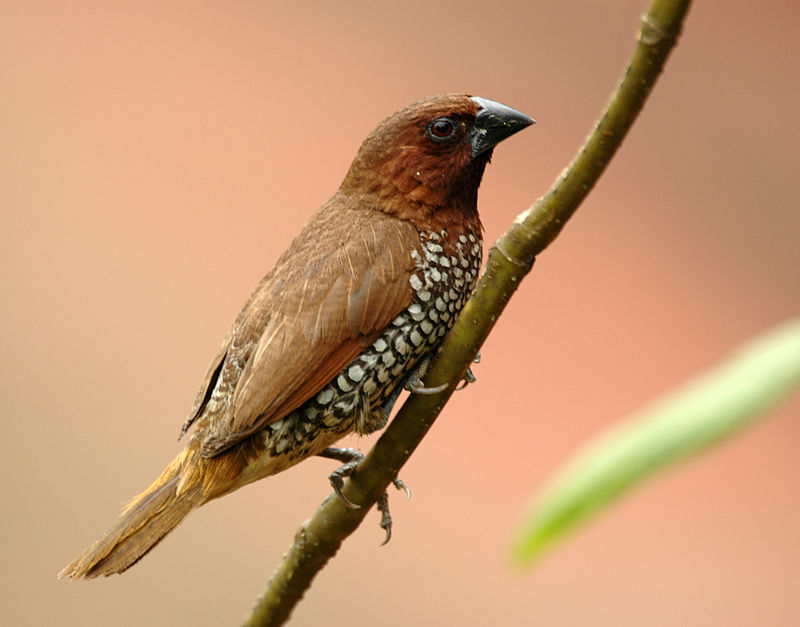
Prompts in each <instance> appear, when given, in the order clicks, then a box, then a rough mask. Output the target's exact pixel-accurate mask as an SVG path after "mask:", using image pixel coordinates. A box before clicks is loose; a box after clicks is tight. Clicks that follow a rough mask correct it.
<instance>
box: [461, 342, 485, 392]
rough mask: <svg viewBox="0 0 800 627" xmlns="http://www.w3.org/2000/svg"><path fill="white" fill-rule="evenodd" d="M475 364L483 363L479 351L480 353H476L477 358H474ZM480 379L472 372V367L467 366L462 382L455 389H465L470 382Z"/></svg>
mask: <svg viewBox="0 0 800 627" xmlns="http://www.w3.org/2000/svg"><path fill="white" fill-rule="evenodd" d="M472 363H473V364H479V363H481V354H480V351H478V354H477V355H475V359H473V360H472ZM477 380H478V377H476V376H475V374H474V373H473V372H472V368H467V371H466V372H465V373H464V378H463V379H462V380H461V384H460V385H459V386H458V387H457V388H456V389H455V391H456V392H458V391H459V390H463V389H464V388H465V387H467V386H468V385H469V384H470V383H475V382H476V381H477Z"/></svg>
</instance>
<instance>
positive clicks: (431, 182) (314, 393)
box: [60, 95, 533, 578]
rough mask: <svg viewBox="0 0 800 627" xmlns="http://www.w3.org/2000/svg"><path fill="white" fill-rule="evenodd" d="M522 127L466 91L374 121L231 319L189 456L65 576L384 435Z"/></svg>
mask: <svg viewBox="0 0 800 627" xmlns="http://www.w3.org/2000/svg"><path fill="white" fill-rule="evenodd" d="M531 123H533V120H532V119H531V118H529V117H528V116H526V115H524V114H522V113H520V112H519V111H516V110H514V109H512V108H510V107H507V106H505V105H502V104H500V103H497V102H494V101H492V100H487V99H485V98H479V97H470V96H466V95H444V96H434V97H430V98H427V99H425V100H421V101H419V102H416V103H414V104H412V105H410V106H408V107H406V108H405V109H402V110H401V111H398V112H397V113H395V114H394V115H392V116H390V117H389V118H387V119H386V120H384V121H383V122H381V123H380V124H379V125H378V127H377V128H376V129H375V130H374V131H373V132H372V133H370V135H369V136H368V137H367V139H366V140H365V141H364V143H363V144H362V145H361V148H360V149H359V151H358V154H357V155H356V157H355V159H354V161H353V163H352V165H351V166H350V170H349V171H348V173H347V175H346V176H345V178H344V181H343V182H342V184H341V186H340V187H339V190H338V191H337V192H336V193H335V194H334V195H333V196H332V197H331V199H330V200H328V201H327V202H326V203H325V204H324V205H323V206H322V207H321V208H320V209H319V210H318V211H317V212H316V213H315V214H314V215H313V216H312V217H311V219H310V220H309V221H308V224H306V225H305V227H304V228H303V230H302V231H300V234H299V235H298V236H297V237H296V238H295V240H294V241H293V242H292V244H291V246H290V247H289V249H288V250H287V251H286V252H285V253H284V254H283V255H282V256H281V257H280V259H279V260H278V262H277V264H276V265H275V267H274V268H273V269H272V271H270V272H269V274H267V275H266V276H265V277H264V279H263V280H262V281H261V282H260V283H259V285H258V287H257V288H256V290H255V292H253V294H252V296H250V298H249V299H248V300H247V302H246V303H245V305H244V307H243V308H242V310H241V312H240V313H239V315H238V317H237V318H236V321H235V322H234V324H233V327H232V328H231V330H230V332H229V333H228V336H227V337H226V338H225V341H224V342H223V344H222V348H221V349H220V351H219V354H218V355H217V356H216V357H215V358H214V360H213V362H212V363H211V366H210V367H209V369H208V372H207V373H206V376H205V379H204V380H203V383H202V385H201V387H200V391H199V393H198V395H197V399H196V400H195V403H194V407H193V408H192V410H191V413H190V415H189V418H188V419H187V420H186V423H185V424H184V426H183V431H182V434H183V433H186V431H187V430H188V429H189V428H190V427H194V433H193V435H192V438H191V440H190V441H189V443H188V444H187V446H186V448H185V449H184V450H183V451H182V452H181V453H180V454H179V455H178V456H177V457H176V458H175V459H174V460H173V461H172V463H170V464H169V466H167V468H166V469H165V470H164V472H163V473H162V474H161V476H160V477H158V479H156V480H155V482H153V484H152V485H151V486H150V487H149V488H147V490H145V492H143V493H142V494H141V495H139V496H138V497H136V498H135V499H134V500H133V501H132V502H131V503H130V504H129V505H128V506H127V507H126V508H125V510H124V511H123V512H122V514H121V516H120V519H119V520H118V522H117V523H116V524H115V525H114V526H113V527H112V528H111V529H109V530H108V532H106V534H105V535H104V536H103V537H101V538H100V539H99V540H98V541H97V542H95V543H94V544H93V545H92V546H90V547H89V548H88V549H87V550H86V551H85V552H84V553H83V554H82V555H80V556H79V557H78V558H77V559H76V560H75V561H73V562H72V563H71V564H69V565H68V566H67V567H66V568H64V570H63V571H62V572H61V573H60V576H62V577H73V578H77V577H95V576H98V575H109V574H111V573H118V572H122V571H124V570H126V569H127V568H129V567H130V566H131V565H133V564H134V563H135V562H136V561H138V560H139V559H140V558H141V557H142V556H143V555H145V554H146V553H147V552H148V551H149V550H150V549H152V548H153V547H154V546H155V545H156V544H157V543H158V542H159V541H160V540H161V539H162V538H163V537H164V536H165V535H166V534H167V533H168V532H169V531H171V530H172V529H173V528H174V527H175V526H176V525H177V524H178V523H179V522H180V521H181V520H182V519H183V518H184V516H186V515H187V514H188V513H189V512H191V511H192V510H193V509H195V508H196V507H199V506H200V505H202V504H203V503H206V502H207V501H210V500H211V499H215V498H217V497H220V496H222V495H224V494H227V493H229V492H231V491H233V490H236V489H237V488H240V487H242V486H243V485H245V484H248V483H250V482H252V481H255V480H257V479H261V478H262V477H266V476H269V475H272V474H275V473H277V472H280V471H282V470H285V469H286V468H288V467H290V466H292V465H294V464H296V463H297V462H299V461H301V460H303V459H305V458H306V457H308V456H310V455H317V454H320V453H322V452H323V451H324V450H325V449H326V448H327V447H329V446H330V445H331V444H333V443H334V442H336V441H337V440H339V439H340V438H341V437H342V436H344V435H345V434H347V433H350V432H352V431H355V432H356V433H359V434H366V433H371V432H372V431H375V430H376V429H379V428H381V427H383V426H384V425H385V424H386V420H387V417H388V415H389V412H390V410H391V408H392V405H393V403H394V401H395V399H396V398H397V395H398V394H399V392H400V390H401V389H402V388H403V386H404V385H407V383H408V381H409V380H414V381H417V380H418V377H416V378H415V377H414V375H415V373H418V369H419V367H420V364H422V363H424V362H425V361H426V360H428V359H429V358H430V356H431V355H432V354H434V353H435V351H436V350H437V349H438V347H439V345H440V343H441V341H442V338H443V337H444V335H445V333H446V332H447V330H448V329H449V328H450V326H451V325H452V324H453V321H454V320H455V317H456V315H457V314H458V313H459V311H460V310H461V308H462V307H463V305H464V303H465V302H466V300H467V298H468V297H469V295H470V293H471V292H472V289H473V287H474V286H475V282H476V280H477V277H478V272H479V270H480V265H481V257H482V250H481V245H482V238H481V231H482V226H481V222H480V220H479V218H478V211H477V196H478V186H479V184H480V182H481V177H482V175H483V171H484V168H485V167H486V164H487V163H488V161H489V158H490V156H491V153H492V149H493V147H494V146H495V145H496V144H497V143H498V142H500V141H501V140H503V139H505V138H506V137H508V136H510V135H512V134H513V133H516V132H517V131H519V130H521V129H523V128H525V127H526V126H528V125H530V124H531ZM415 385H417V386H418V383H416V384H415ZM414 389H418V390H420V391H424V389H420V388H419V387H417V388H414V387H413V386H412V390H414Z"/></svg>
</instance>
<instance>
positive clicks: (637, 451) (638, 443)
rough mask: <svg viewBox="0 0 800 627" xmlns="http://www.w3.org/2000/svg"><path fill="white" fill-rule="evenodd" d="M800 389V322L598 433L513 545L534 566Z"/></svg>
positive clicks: (537, 505)
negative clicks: (626, 496)
mask: <svg viewBox="0 0 800 627" xmlns="http://www.w3.org/2000/svg"><path fill="white" fill-rule="evenodd" d="M798 385H800V318H798V319H794V320H791V321H789V322H786V323H784V324H782V325H780V326H779V327H777V328H775V329H773V330H771V331H769V332H767V333H765V334H763V335H761V336H760V337H758V338H757V339H755V340H753V341H751V342H749V343H748V344H746V345H745V346H744V347H742V348H741V349H740V350H739V351H738V352H737V354H735V355H734V356H733V357H732V358H730V359H729V360H728V361H727V362H725V363H723V364H722V365H720V366H718V367H716V368H715V369H713V370H711V371H709V372H706V373H705V374H703V375H701V376H699V377H697V378H696V379H694V380H692V381H690V382H689V383H687V384H685V385H683V386H682V387H680V388H679V389H677V390H676V391H674V392H673V393H671V394H669V395H667V396H665V397H663V398H661V399H659V400H657V401H655V402H654V403H652V404H651V405H649V406H647V407H645V408H644V409H642V410H640V411H639V412H637V413H636V414H634V415H633V416H632V417H630V418H629V419H628V420H626V421H624V422H623V423H621V424H619V425H617V426H615V427H612V428H610V429H609V430H607V431H606V432H604V433H602V434H600V436H599V437H597V438H595V439H594V441H592V442H590V443H589V444H588V445H587V446H586V447H584V449H583V450H582V451H580V452H579V453H578V454H577V455H576V456H575V457H574V458H573V460H572V461H571V462H570V463H569V464H568V465H567V466H566V467H564V468H563V470H562V471H561V472H559V473H558V474H557V476H556V477H555V478H554V479H553V480H552V481H551V482H550V483H549V485H547V486H546V487H545V488H544V490H542V491H541V493H540V495H539V497H538V498H536V499H535V501H534V504H533V506H532V507H531V508H530V511H529V513H528V514H527V515H526V516H525V519H524V522H523V524H522V526H521V529H520V530H519V531H518V533H517V536H516V540H515V541H514V543H513V552H512V558H513V560H514V561H515V562H517V563H518V564H520V565H530V564H531V563H532V562H533V561H535V560H536V559H537V558H538V557H539V556H540V555H541V554H542V552H543V551H544V550H545V549H547V548H548V547H549V546H550V545H551V544H552V543H553V542H554V541H555V540H557V539H559V538H561V537H562V536H563V535H564V534H565V533H567V532H568V531H570V530H572V529H573V528H575V526H576V525H578V524H580V523H583V522H585V521H586V520H588V519H589V518H590V517H591V516H592V515H594V514H596V513H597V512H599V511H600V510H601V509H602V508H603V507H605V506H608V505H610V504H611V503H612V502H613V501H614V500H615V499H616V498H618V497H619V496H621V495H622V494H623V493H624V492H626V491H627V490H629V489H630V488H632V487H634V486H635V485H637V484H638V483H640V482H641V481H643V480H644V479H646V478H648V477H650V476H651V475H653V474H654V473H655V472H656V471H658V470H661V469H662V468H665V467H667V466H668V465H669V464H674V463H676V462H679V461H682V460H684V459H686V458H687V457H689V456H691V455H693V454H695V453H698V452H700V451H701V450H703V449H705V448H706V447H708V446H709V445H712V444H715V443H717V442H719V441H720V440H722V439H723V438H726V437H727V436H730V435H732V434H733V433H735V432H736V431H738V430H739V429H740V428H741V427H743V426H745V425H747V424H748V423H750V422H752V421H754V420H755V419H756V418H759V417H761V416H763V415H764V414H765V413H766V412H767V411H768V410H769V409H771V408H772V407H773V406H775V405H776V404H777V403H778V402H780V401H781V400H783V399H785V398H786V397H788V396H789V394H790V393H791V392H792V390H794V389H795V388H797V387H798Z"/></svg>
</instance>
